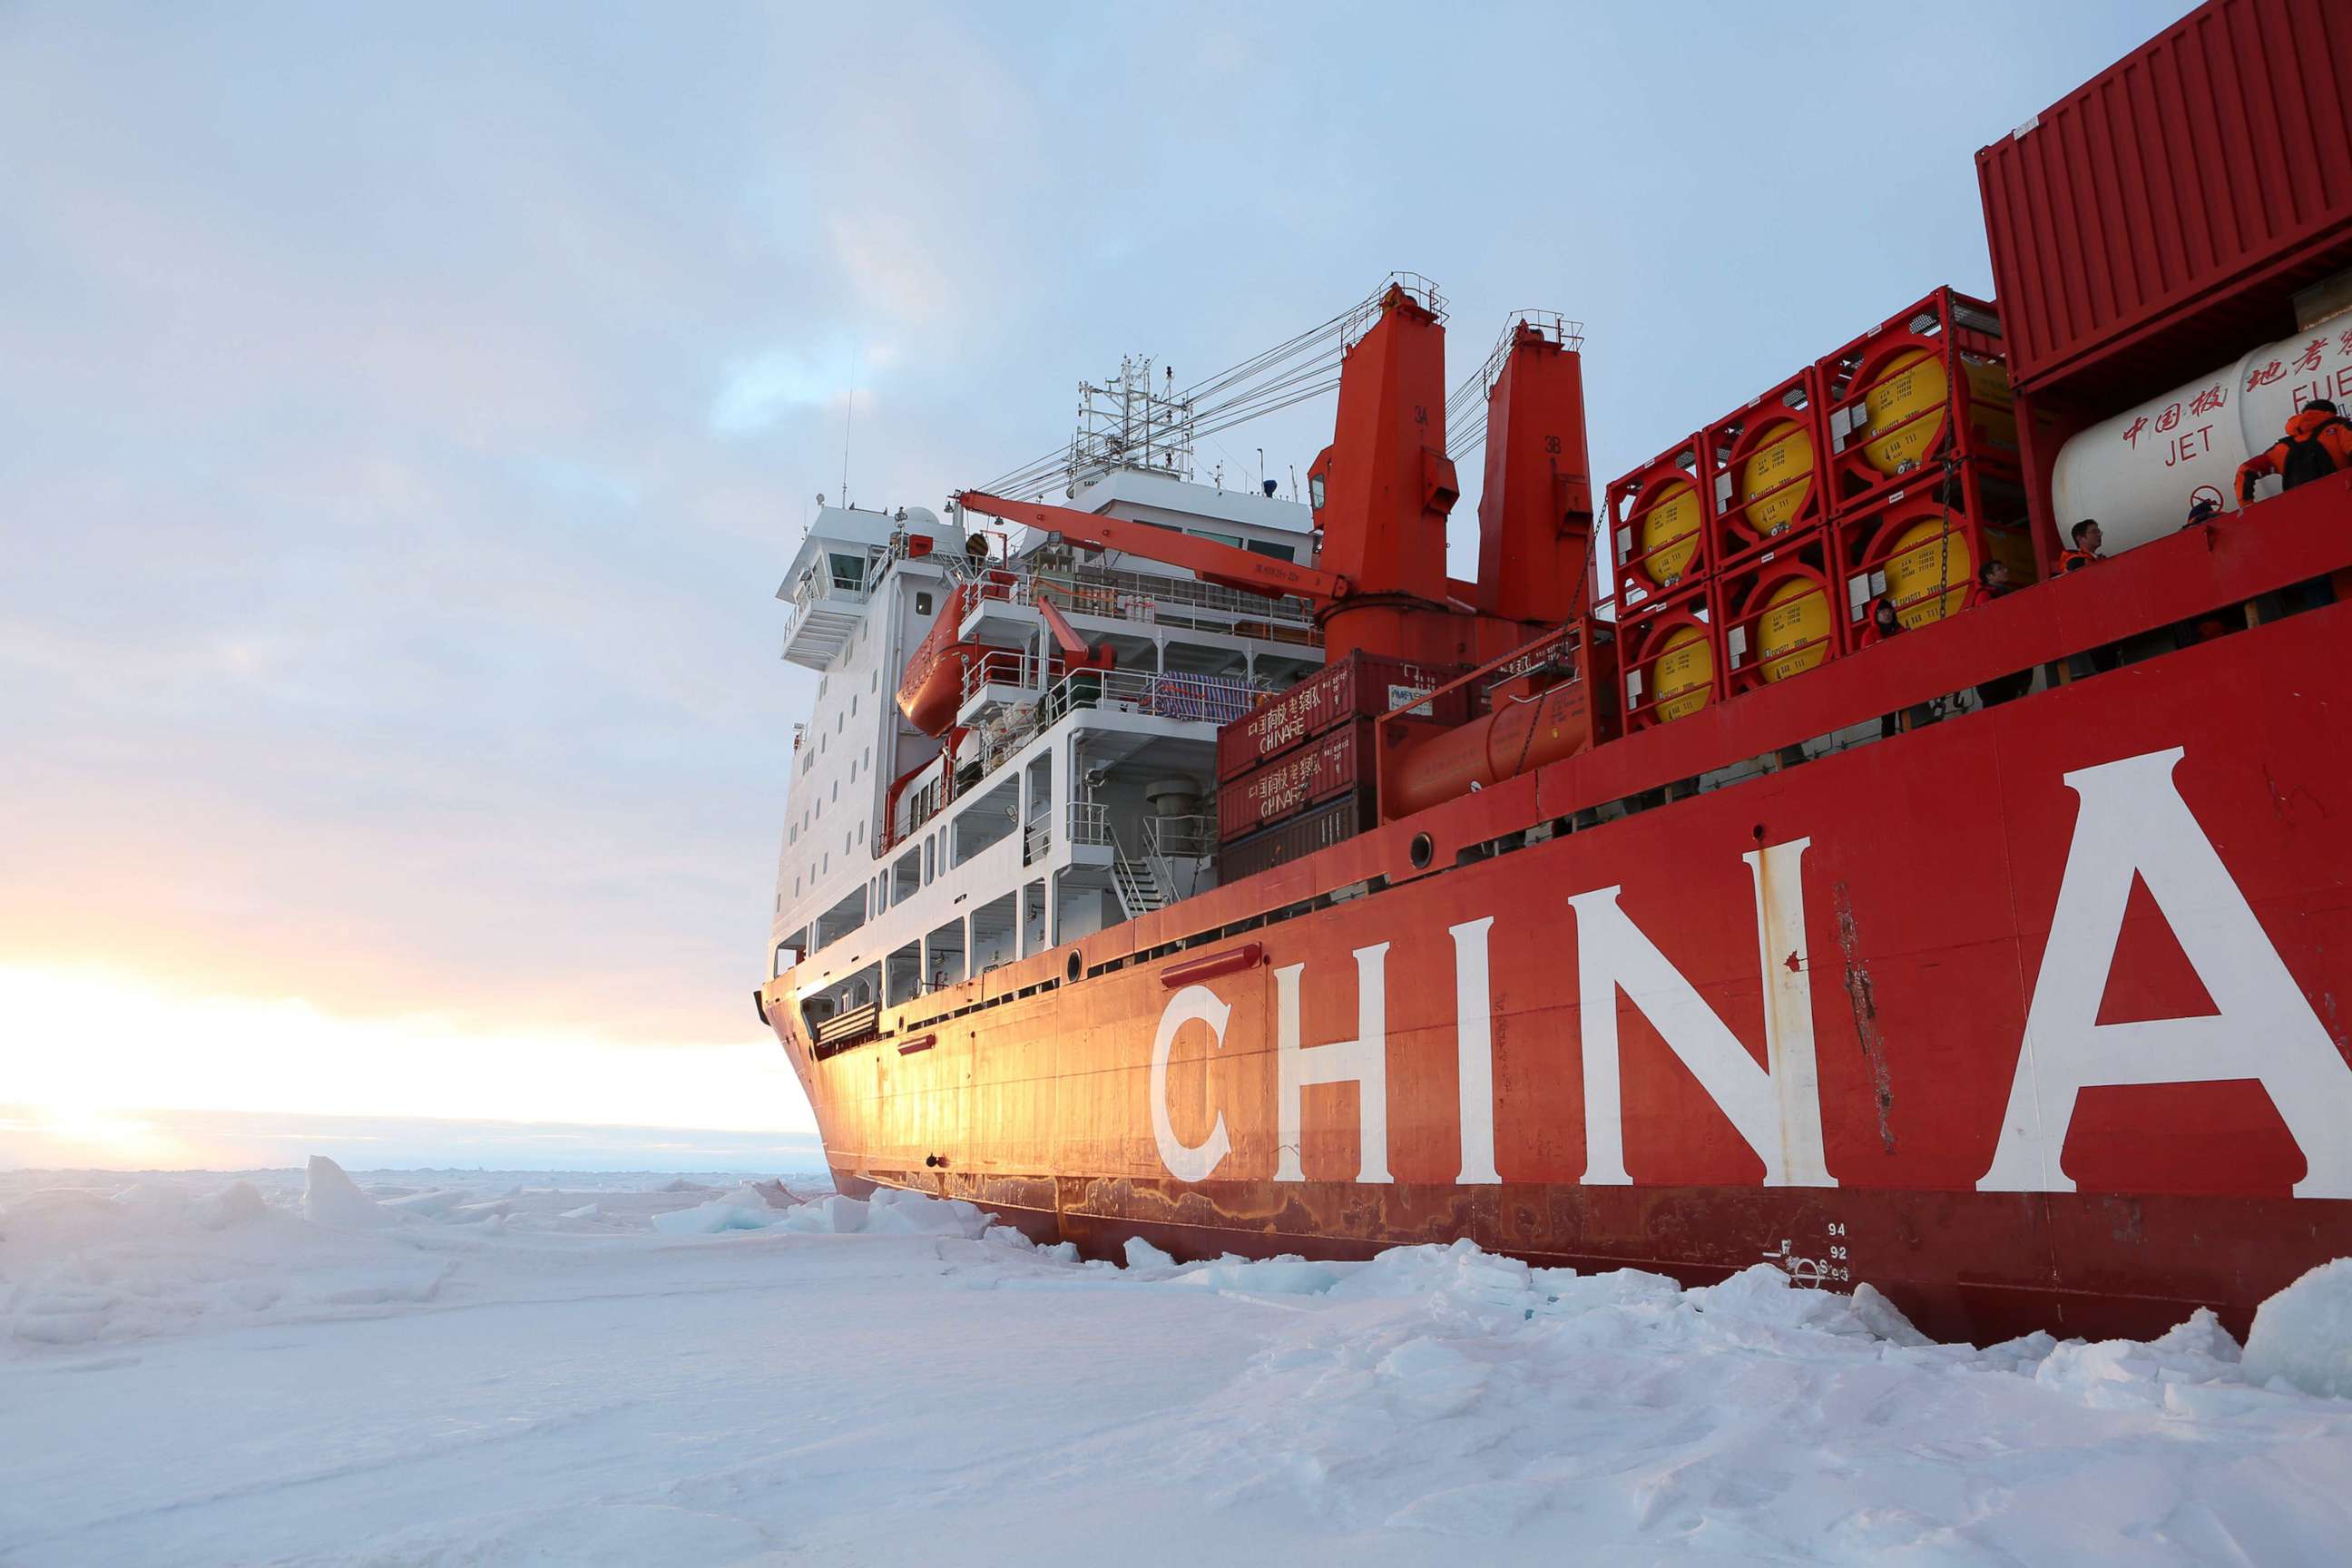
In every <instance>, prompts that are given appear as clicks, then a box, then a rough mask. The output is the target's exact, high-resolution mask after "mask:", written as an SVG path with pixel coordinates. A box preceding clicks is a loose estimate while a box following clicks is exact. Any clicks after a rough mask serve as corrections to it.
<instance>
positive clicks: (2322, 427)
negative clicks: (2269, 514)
mask: <svg viewBox="0 0 2352 1568" xmlns="http://www.w3.org/2000/svg"><path fill="white" fill-rule="evenodd" d="M2346 468H2352V425H2347V424H2346V423H2345V422H2344V420H2343V418H2342V417H2341V416H2338V415H2337V414H2336V405H2335V404H2333V403H2330V402H2329V401H2328V400H2327V399H2326V398H2325V397H2315V398H2313V399H2312V400H2311V401H2310V402H2309V403H2306V404H2305V405H2303V406H2302V407H2301V408H2298V409H2296V410H2295V411H2294V413H2293V414H2292V415H2290V416H2288V417H2287V422H2286V434H2285V435H2284V436H2283V437H2280V438H2279V439H2278V440H2276V441H2273V442H2272V443H2271V444H2270V445H2269V446H2268V447H2264V448H2263V450H2262V451H2259V452H2257V453H2255V454H2254V455H2253V456H2252V457H2251V458H2247V459H2246V460H2245V461H2244V462H2242V463H2241V464H2239V465H2238V504H2239V505H2240V506H2244V505H2246V504H2247V503H2248V502H2250V501H2252V500H2253V499H2254V486H2255V484H2256V483H2257V482H2258V481H2260V480H2261V479H2263V476H2264V475H2266V474H2276V475H2278V476H2279V479H2280V481H2281V488H2282V489H2290V490H2291V489H2294V487H2295V486H2297V485H2307V484H2309V483H2310V482H2311V481H2312V480H2314V479H2326V477H2327V476H2328V475H2330V474H2335V473H2341V472H2343V470H2345V469H2346Z"/></svg>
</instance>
